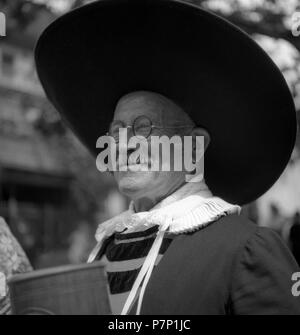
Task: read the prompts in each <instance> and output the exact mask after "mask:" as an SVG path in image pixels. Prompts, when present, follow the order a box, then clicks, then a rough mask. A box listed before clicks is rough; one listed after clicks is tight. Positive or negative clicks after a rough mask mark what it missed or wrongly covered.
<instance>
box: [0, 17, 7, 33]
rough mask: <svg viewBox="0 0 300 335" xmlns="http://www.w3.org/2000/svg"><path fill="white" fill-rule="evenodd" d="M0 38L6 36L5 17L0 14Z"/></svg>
mask: <svg viewBox="0 0 300 335" xmlns="http://www.w3.org/2000/svg"><path fill="white" fill-rule="evenodd" d="M1 36H2V37H3V36H6V17H5V14H4V13H2V12H0V37H1Z"/></svg>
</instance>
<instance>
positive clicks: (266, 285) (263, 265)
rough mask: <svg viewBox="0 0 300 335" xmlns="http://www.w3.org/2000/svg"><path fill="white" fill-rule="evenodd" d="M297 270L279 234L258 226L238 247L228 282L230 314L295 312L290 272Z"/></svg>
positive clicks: (298, 302)
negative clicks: (237, 253) (230, 280)
mask: <svg viewBox="0 0 300 335" xmlns="http://www.w3.org/2000/svg"><path fill="white" fill-rule="evenodd" d="M296 272H300V268H299V266H298V265H297V263H296V261H295V259H294V257H293V256H292V254H291V252H290V251H289V249H288V247H287V246H286V245H285V244H284V242H283V241H282V240H281V238H280V236H279V235H278V234H277V233H276V232H274V231H272V230H271V229H268V228H263V227H259V228H257V230H256V232H255V233H254V234H252V236H251V237H250V238H249V239H248V240H247V242H246V244H245V245H244V246H242V247H241V250H240V252H239V255H238V257H237V259H236V265H235V267H234V271H233V274H232V282H231V290H230V292H231V296H230V299H231V304H230V305H231V309H232V312H233V313H234V314H242V315H245V314H246V315H247V314H277V315H278V314H279V315H280V314H297V315H300V296H298V297H297V296H294V295H293V294H292V286H293V285H294V284H295V282H294V281H293V280H292V275H293V273H296Z"/></svg>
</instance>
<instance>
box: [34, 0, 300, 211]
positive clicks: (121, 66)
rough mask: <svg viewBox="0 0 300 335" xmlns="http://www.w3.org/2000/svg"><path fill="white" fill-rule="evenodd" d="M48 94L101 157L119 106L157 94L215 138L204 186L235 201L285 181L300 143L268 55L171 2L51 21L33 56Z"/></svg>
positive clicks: (91, 10) (102, 4) (128, 0)
mask: <svg viewBox="0 0 300 335" xmlns="http://www.w3.org/2000/svg"><path fill="white" fill-rule="evenodd" d="M35 60H36V66H37V72H38V76H39V78H40V80H41V83H42V85H43V87H44V89H45V92H46V94H47V96H48V98H49V99H50V101H51V102H52V103H53V104H54V106H55V107H56V109H57V110H58V111H59V112H60V113H61V114H62V115H63V118H64V119H65V120H66V121H67V123H68V124H69V126H70V127H71V128H72V129H73V131H74V132H75V133H76V134H77V136H78V137H79V138H80V139H81V140H82V141H83V142H84V143H85V145H86V146H87V147H88V148H89V149H90V151H91V152H92V153H94V154H97V150H96V141H97V138H98V137H99V136H101V135H104V134H105V132H106V131H107V129H108V126H109V123H110V121H111V119H112V116H113V112H114V108H115V105H116V102H117V101H118V99H119V98H120V97H121V96H123V95H124V94H126V93H129V92H133V91H140V90H146V91H152V92H157V93H160V94H163V95H165V96H166V97H168V98H170V99H173V100H174V101H176V102H177V103H179V104H180V105H181V106H182V107H183V108H184V110H185V111H186V112H187V113H188V114H189V115H190V116H191V118H192V119H193V120H194V121H195V122H196V124H198V125H202V126H204V127H205V128H206V129H207V130H208V131H209V133H210V135H211V143H210V145H209V148H208V150H207V152H206V154H205V159H204V164H205V179H206V182H207V184H208V186H209V187H210V189H211V190H212V192H213V193H214V194H216V195H218V196H220V197H222V198H224V199H226V200H227V201H230V202H233V203H238V204H241V205H242V204H245V203H248V202H250V201H253V200H255V199H256V198H258V197H259V196H260V195H262V194H263V193H264V192H265V191H266V190H268V189H269V188H270V187H271V185H272V184H273V183H274V182H275V181H276V180H277V179H278V177H279V176H280V174H281V173H282V171H283V170H284V168H285V166H286V165H287V163H288V160H289V158H290V155H291V152H292V149H293V146H294V142H295V136H296V113H295V106H294V103H293V99H292V96H291V93H290V91H289V89H288V86H287V84H286V82H285V80H284V78H283V76H282V74H281V73H280V71H279V69H278V68H277V67H276V66H275V64H274V63H273V62H272V60H271V59H270V58H269V56H268V55H267V54H266V53H265V52H264V51H263V50H262V49H261V48H260V47H259V46H258V45H257V44H256V43H255V42H254V41H253V40H252V39H251V38H250V37H249V36H248V35H246V34H245V33H244V32H242V31H241V30H240V29H238V28H237V27H235V26H234V25H232V24H230V23H229V22H227V21H226V20H224V19H221V18H220V17H218V16H216V15H214V14H212V13H209V12H207V11H205V10H202V9H200V8H199V7H196V6H193V5H189V4H187V3H184V2H181V1H172V0H143V1H141V0H102V1H98V2H94V3H91V4H89V5H86V6H83V7H80V8H78V9H75V10H73V11H71V12H69V13H67V14H65V15H63V16H62V17H60V18H58V19H57V20H56V21H55V22H53V23H52V24H51V25H50V26H49V27H48V28H47V29H46V30H45V31H44V32H43V34H42V35H41V37H40V38H39V41H38V43H37V46H36V49H35Z"/></svg>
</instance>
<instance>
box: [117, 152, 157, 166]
mask: <svg viewBox="0 0 300 335" xmlns="http://www.w3.org/2000/svg"><path fill="white" fill-rule="evenodd" d="M135 164H147V165H148V168H151V166H152V164H153V162H152V160H151V157H149V155H148V157H145V156H143V155H140V153H138V152H136V151H134V152H131V153H128V154H127V155H118V156H117V167H118V168H120V167H122V166H130V165H135Z"/></svg>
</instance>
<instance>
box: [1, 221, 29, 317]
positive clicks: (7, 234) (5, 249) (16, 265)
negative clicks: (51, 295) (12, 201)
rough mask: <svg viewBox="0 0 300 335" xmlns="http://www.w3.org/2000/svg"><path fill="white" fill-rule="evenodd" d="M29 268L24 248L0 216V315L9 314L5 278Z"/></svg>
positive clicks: (9, 305) (26, 270)
mask: <svg viewBox="0 0 300 335" xmlns="http://www.w3.org/2000/svg"><path fill="white" fill-rule="evenodd" d="M31 270H32V266H31V264H30V262H29V260H28V258H27V256H26V254H25V252H24V250H23V249H22V247H21V246H20V244H19V243H18V241H17V240H16V238H15V237H14V236H13V234H12V233H11V231H10V229H9V227H8V225H7V224H6V222H5V220H4V219H3V218H1V217H0V315H3V314H11V304H10V299H9V290H8V286H7V280H8V279H9V278H10V276H12V275H13V274H17V273H23V272H28V271H31Z"/></svg>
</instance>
